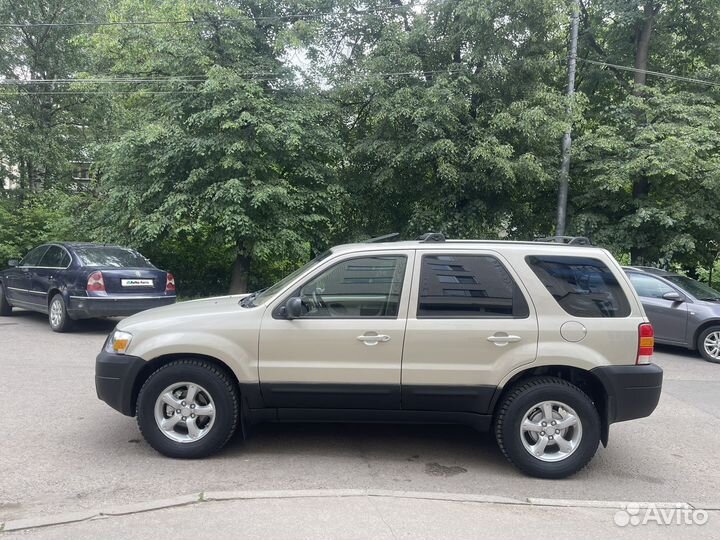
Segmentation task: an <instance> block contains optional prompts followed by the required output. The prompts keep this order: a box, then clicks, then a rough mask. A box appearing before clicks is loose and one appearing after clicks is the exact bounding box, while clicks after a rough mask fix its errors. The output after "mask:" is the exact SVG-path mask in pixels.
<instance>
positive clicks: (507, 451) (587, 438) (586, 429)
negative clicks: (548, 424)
mask: <svg viewBox="0 0 720 540" xmlns="http://www.w3.org/2000/svg"><path fill="white" fill-rule="evenodd" d="M543 401H558V402H561V403H564V404H566V405H567V406H569V407H571V408H572V409H573V410H574V411H575V412H576V413H577V415H578V417H579V418H580V423H581V424H582V435H581V438H580V440H579V442H578V444H577V447H576V448H575V450H574V451H573V452H572V453H570V455H568V456H567V457H566V458H564V459H562V460H561V461H554V462H548V461H542V460H540V459H538V458H537V457H535V456H534V455H533V454H531V453H530V452H529V451H528V450H527V449H526V448H525V446H524V445H523V440H522V435H521V433H520V426H521V423H522V422H523V420H524V418H525V414H526V413H527V412H528V411H529V410H531V409H532V408H533V407H534V405H536V404H538V403H541V402H543ZM495 437H496V439H497V442H498V445H499V446H500V450H501V451H502V453H503V454H504V455H505V457H506V458H507V459H508V461H510V463H512V464H513V465H515V466H516V467H517V468H518V469H520V470H521V471H523V472H524V473H526V474H528V475H530V476H535V477H538V478H553V479H554V478H565V477H567V476H570V475H572V474H575V473H576V472H578V471H579V470H581V469H582V468H583V467H585V466H586V465H587V464H588V463H589V462H590V460H591V459H592V458H593V456H594V455H595V452H596V451H597V448H598V444H599V442H600V415H599V414H598V411H597V409H596V408H595V405H594V404H593V402H592V400H591V399H590V398H589V397H588V396H587V395H586V394H585V393H584V392H583V391H582V390H580V389H579V388H578V387H577V386H575V385H573V384H570V383H569V382H567V381H565V380H563V379H559V378H556V377H537V378H533V379H528V380H525V381H521V382H519V383H518V384H517V385H516V386H515V387H514V388H512V389H511V390H510V391H509V393H508V394H507V395H506V396H505V398H504V399H503V401H502V403H500V406H499V408H498V411H497V413H496V416H495ZM548 446H550V447H551V444H549V445H548Z"/></svg>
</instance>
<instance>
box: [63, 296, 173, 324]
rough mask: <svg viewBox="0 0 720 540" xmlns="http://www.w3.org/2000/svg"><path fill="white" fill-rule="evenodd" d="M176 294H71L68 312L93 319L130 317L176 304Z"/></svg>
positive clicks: (74, 317) (75, 315)
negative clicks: (93, 295) (133, 295)
mask: <svg viewBox="0 0 720 540" xmlns="http://www.w3.org/2000/svg"><path fill="white" fill-rule="evenodd" d="M176 299H177V297H176V296H165V295H158V296H142V297H135V298H132V297H130V298H129V297H127V296H95V297H87V296H71V297H70V299H69V302H68V307H67V310H68V313H69V314H70V316H71V317H72V318H73V319H92V318H95V317H128V316H130V315H135V314H136V313H140V312H141V311H145V310H146V309H152V308H156V307H160V306H169V305H170V304H174V303H175V301H176Z"/></svg>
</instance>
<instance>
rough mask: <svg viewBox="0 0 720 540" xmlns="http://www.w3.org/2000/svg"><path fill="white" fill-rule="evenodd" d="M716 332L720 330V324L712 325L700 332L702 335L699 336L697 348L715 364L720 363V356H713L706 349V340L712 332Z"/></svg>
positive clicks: (701, 354)
mask: <svg viewBox="0 0 720 540" xmlns="http://www.w3.org/2000/svg"><path fill="white" fill-rule="evenodd" d="M715 332H720V326H711V327H710V328H706V329H705V330H703V331H702V332H700V335H699V336H698V341H697V349H698V352H699V353H700V356H702V357H703V358H704V359H705V360H707V361H708V362H712V363H714V364H720V356H717V357H715V356H712V355H711V354H710V353H709V352H708V351H707V350H706V349H705V340H706V339H707V337H708V336H709V335H710V334H713V333H715Z"/></svg>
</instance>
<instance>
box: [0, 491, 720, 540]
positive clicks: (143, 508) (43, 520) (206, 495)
mask: <svg viewBox="0 0 720 540" xmlns="http://www.w3.org/2000/svg"><path fill="white" fill-rule="evenodd" d="M342 497H385V498H395V499H421V500H434V501H445V502H460V503H475V504H502V505H518V506H546V507H564V508H597V509H613V508H618V509H621V508H625V507H626V506H627V505H628V504H635V505H638V506H639V507H640V508H645V507H648V506H650V505H652V506H654V507H655V508H693V509H698V510H700V509H702V510H708V511H720V504H717V503H709V504H703V503H692V504H691V503H688V502H653V503H650V502H635V501H592V500H582V499H577V500H576V499H544V498H536V497H527V498H523V499H513V498H511V497H501V496H496V495H481V494H469V493H437V492H428V491H392V490H381V489H302V490H268V491H240V490H235V491H206V492H200V493H193V494H189V495H181V496H178V497H172V498H169V499H158V500H152V501H143V502H136V503H130V504H123V505H113V506H109V507H103V508H99V509H91V510H83V511H80V512H68V513H64V514H55V515H51V516H37V517H29V518H23V519H17V520H10V521H6V522H4V523H3V522H0V533H4V532H17V531H22V530H27V529H38V528H42V527H51V526H54V525H66V524H71V523H78V522H81V521H89V520H94V519H108V518H112V517H120V516H128V515H132V514H139V513H142V512H153V511H156V510H164V509H167V508H173V507H177V506H188V505H194V504H205V503H209V502H220V501H241V500H259V499H300V498H306V499H307V498H342Z"/></svg>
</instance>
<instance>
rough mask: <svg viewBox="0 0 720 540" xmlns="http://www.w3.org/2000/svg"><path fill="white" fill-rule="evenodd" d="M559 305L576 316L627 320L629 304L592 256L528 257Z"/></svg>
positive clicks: (531, 266)
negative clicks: (625, 318) (624, 318)
mask: <svg viewBox="0 0 720 540" xmlns="http://www.w3.org/2000/svg"><path fill="white" fill-rule="evenodd" d="M526 261H527V263H528V264H529V265H530V268H532V270H533V272H535V275H537V277H538V278H540V281H542V283H543V285H545V288H546V289H547V290H548V291H549V292H550V294H552V295H553V297H555V300H557V303H558V304H560V306H561V307H562V308H563V309H564V310H565V311H566V312H568V313H569V314H570V315H574V316H575V317H627V316H628V315H630V304H629V303H628V300H627V298H626V297H625V293H624V292H623V291H622V288H621V287H620V284H619V283H618V281H617V279H615V276H614V275H613V273H612V272H611V271H610V269H609V268H608V267H607V266H605V264H604V263H603V262H602V261H599V260H597V259H591V258H589V257H552V256H545V255H542V256H533V257H527V258H526Z"/></svg>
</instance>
